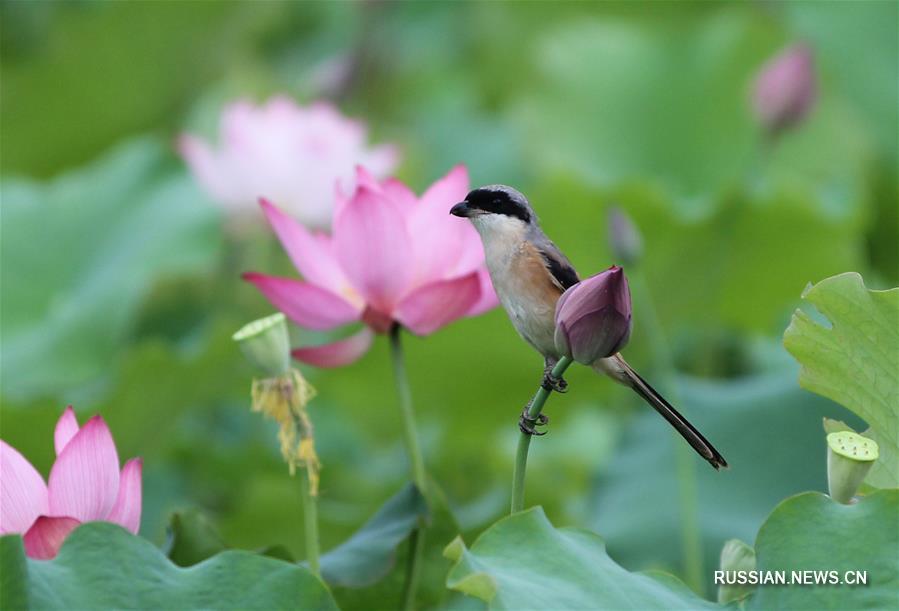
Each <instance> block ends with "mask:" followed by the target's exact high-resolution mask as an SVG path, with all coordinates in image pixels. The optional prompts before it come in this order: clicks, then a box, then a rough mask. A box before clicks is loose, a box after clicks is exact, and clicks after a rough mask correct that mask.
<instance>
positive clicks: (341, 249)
mask: <svg viewBox="0 0 899 611" xmlns="http://www.w3.org/2000/svg"><path fill="white" fill-rule="evenodd" d="M334 247H335V250H336V253H337V260H338V261H339V262H340V266H341V267H342V268H343V271H344V273H346V276H347V278H348V279H349V281H350V283H351V284H352V286H353V288H355V289H356V290H357V291H358V292H359V293H360V294H361V295H362V297H363V298H365V300H366V302H368V303H369V304H370V305H371V306H372V307H374V308H375V309H377V310H379V311H382V312H392V311H393V307H394V306H395V305H396V303H397V302H398V301H399V299H400V298H401V297H402V296H403V294H404V293H405V292H406V290H407V288H408V286H409V282H410V280H411V272H412V270H411V260H412V259H411V256H412V246H411V241H410V238H409V234H408V232H407V229H406V224H405V223H404V222H403V212H402V210H401V208H400V206H399V205H398V204H396V203H395V202H393V201H392V200H391V199H388V198H387V197H385V196H384V195H383V194H381V193H378V192H376V191H374V190H372V189H370V188H368V187H365V186H361V187H359V188H358V189H357V190H356V193H355V194H354V195H353V197H352V199H350V200H349V201H348V202H347V203H346V205H344V207H343V208H342V209H341V211H340V214H339V215H338V216H337V217H336V218H335V219H334Z"/></svg>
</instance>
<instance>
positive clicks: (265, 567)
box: [2, 522, 337, 610]
mask: <svg viewBox="0 0 899 611" xmlns="http://www.w3.org/2000/svg"><path fill="white" fill-rule="evenodd" d="M2 545H3V548H4V552H3V555H2V556H3V560H4V566H3V573H4V574H5V573H6V572H7V567H8V566H9V565H8V564H7V562H13V563H15V562H18V563H21V560H20V559H21V557H22V555H24V549H23V546H22V541H21V538H19V537H18V536H7V537H4V538H3V539H2ZM27 567H28V568H27V577H26V584H27V593H28V600H29V603H30V604H29V607H28V608H34V609H84V610H87V609H211V608H215V609H286V608H302V609H336V608H337V605H336V604H335V603H334V600H333V598H331V594H330V593H329V592H328V589H327V588H326V587H325V585H324V584H323V583H322V582H321V581H320V580H319V579H318V578H316V577H315V576H314V575H312V573H310V572H309V571H308V570H306V569H304V568H303V567H301V566H298V565H296V564H291V563H288V562H282V561H280V560H275V559H273V558H267V557H265V556H259V555H256V554H252V553H250V552H243V551H228V552H223V553H221V554H219V555H217V556H214V557H212V558H210V559H209V560H206V561H205V562H202V563H200V564H197V565H195V566H192V567H190V568H180V567H178V566H176V565H174V564H172V563H171V562H170V561H169V560H168V559H167V558H166V557H165V556H164V555H163V554H162V552H160V551H159V550H158V549H157V548H155V547H154V546H153V545H152V544H151V543H150V542H149V541H147V540H145V539H142V538H140V537H136V536H134V535H132V534H130V533H128V532H127V531H126V530H124V529H123V528H121V527H119V526H116V525H114V524H109V523H106V522H92V523H89V524H85V525H83V526H80V527H78V528H77V529H76V530H75V531H73V532H72V534H71V535H70V536H69V538H68V539H66V542H65V543H64V544H63V547H62V549H61V550H60V552H59V555H58V556H57V557H56V558H54V559H53V560H50V561H46V560H31V559H28V560H27ZM4 596H5V595H4ZM4 608H7V607H4Z"/></svg>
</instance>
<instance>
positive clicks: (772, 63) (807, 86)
mask: <svg viewBox="0 0 899 611" xmlns="http://www.w3.org/2000/svg"><path fill="white" fill-rule="evenodd" d="M816 93H817V85H816V83H815V61H814V57H813V56H812V50H811V49H810V48H809V47H807V46H806V45H803V44H797V45H794V46H792V47H790V48H788V49H786V50H784V51H782V52H780V53H779V54H777V55H776V56H775V57H774V58H772V59H771V60H769V61H768V63H766V64H765V65H764V66H763V67H762V69H761V70H760V71H759V75H758V77H757V78H756V81H755V86H754V89H753V93H752V108H753V111H754V112H755V116H756V119H758V121H759V123H761V124H762V126H763V127H764V128H765V129H767V130H768V131H769V132H770V133H773V134H776V133H778V132H780V131H781V130H783V129H784V128H786V127H790V126H791V125H794V124H796V123H798V122H800V121H801V120H802V119H803V118H805V116H806V115H807V114H808V113H809V111H810V110H811V107H812V105H813V104H814V103H815V97H816Z"/></svg>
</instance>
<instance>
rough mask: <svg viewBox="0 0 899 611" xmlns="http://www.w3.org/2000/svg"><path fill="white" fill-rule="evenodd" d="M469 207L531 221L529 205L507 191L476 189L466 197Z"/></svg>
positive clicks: (526, 221)
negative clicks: (514, 197)
mask: <svg viewBox="0 0 899 611" xmlns="http://www.w3.org/2000/svg"><path fill="white" fill-rule="evenodd" d="M465 201H466V203H467V204H468V206H469V208H473V209H475V210H483V211H484V212H489V213H492V214H505V215H506V216H511V217H515V218H518V219H521V220H522V221H524V222H525V223H530V222H531V213H530V212H529V211H528V209H527V207H526V206H525V205H524V204H522V203H521V202H519V201H516V200H515V199H513V198H512V197H510V196H509V194H508V193H506V192H505V191H487V190H484V189H475V190H474V191H472V192H471V193H469V194H468V195H467V196H466V197H465Z"/></svg>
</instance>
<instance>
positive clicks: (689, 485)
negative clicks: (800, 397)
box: [630, 269, 704, 592]
mask: <svg viewBox="0 0 899 611" xmlns="http://www.w3.org/2000/svg"><path fill="white" fill-rule="evenodd" d="M630 280H631V286H633V287H634V288H636V289H637V290H636V291H635V292H636V293H637V294H638V295H642V297H641V298H640V301H639V303H640V305H641V307H642V315H641V317H642V320H643V321H644V323H645V329H646V336H647V337H648V338H650V347H651V348H652V354H653V360H654V361H655V366H656V369H657V370H658V373H659V377H660V378H661V381H662V383H661V384H660V386H661V387H662V388H664V389H665V391H666V392H667V393H668V394H669V396H670V397H671V400H672V402H673V403H674V404H675V405H678V404H679V403H680V397H679V393H678V390H677V384H676V381H675V379H674V359H673V358H672V356H671V348H670V347H669V345H668V340H667V337H666V335H665V330H664V328H663V327H662V323H661V321H660V319H659V316H658V314H657V313H656V309H655V306H654V303H653V300H652V295H651V294H650V291H649V285H648V284H647V282H646V279H645V278H644V276H643V272H642V270H640V269H636V270H634V271H632V272H631V274H630ZM671 435H672V436H673V437H674V464H675V473H676V474H677V480H678V482H679V484H680V486H679V487H678V488H679V494H678V502H679V504H680V513H681V561H682V562H683V564H684V577H685V578H686V582H687V585H689V586H690V587H691V588H692V589H693V590H694V591H696V592H702V590H703V575H704V567H703V564H704V562H703V557H702V537H701V534H700V530H699V498H698V487H697V484H696V465H695V464H694V463H693V457H692V450H691V449H690V448H688V447H687V445H686V444H684V443H683V439H681V436H680V434H679V433H678V432H677V431H672V432H671Z"/></svg>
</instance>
